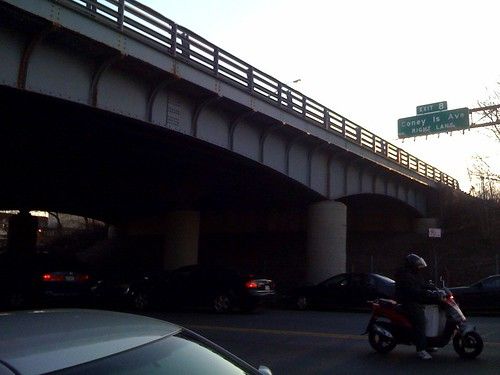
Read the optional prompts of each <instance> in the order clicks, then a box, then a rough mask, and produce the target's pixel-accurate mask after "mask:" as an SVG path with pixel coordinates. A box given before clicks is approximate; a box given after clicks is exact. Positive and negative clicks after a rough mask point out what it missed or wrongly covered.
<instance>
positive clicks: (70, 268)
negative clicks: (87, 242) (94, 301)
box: [0, 253, 93, 309]
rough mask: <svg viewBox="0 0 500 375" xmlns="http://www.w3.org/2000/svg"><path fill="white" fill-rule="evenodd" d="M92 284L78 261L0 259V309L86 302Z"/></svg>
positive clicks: (22, 257) (41, 256) (33, 257)
mask: <svg viewBox="0 0 500 375" xmlns="http://www.w3.org/2000/svg"><path fill="white" fill-rule="evenodd" d="M92 282H93V278H92V277H91V274H90V273H89V272H88V271H87V270H86V269H85V267H84V266H83V265H81V264H79V263H78V262H76V261H74V260H71V259H67V258H64V257H61V256H59V257H58V256H54V255H50V254H44V253H38V254H32V255H29V256H28V255H14V256H13V255H7V256H3V257H1V258H0V307H1V308H7V309H18V308H27V307H35V306H37V307H40V306H45V305H47V304H54V303H59V304H62V305H65V304H70V303H71V304H74V303H77V304H78V303H86V302H88V298H89V297H90V288H91V285H92Z"/></svg>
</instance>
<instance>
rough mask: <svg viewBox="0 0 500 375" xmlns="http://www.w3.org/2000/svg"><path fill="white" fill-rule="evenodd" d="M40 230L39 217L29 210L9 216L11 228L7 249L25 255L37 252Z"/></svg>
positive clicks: (8, 234)
mask: <svg viewBox="0 0 500 375" xmlns="http://www.w3.org/2000/svg"><path fill="white" fill-rule="evenodd" d="M37 231H38V219H37V218H36V217H34V216H31V214H30V213H29V212H28V211H24V210H23V211H21V212H19V214H17V215H14V216H11V217H10V218H9V229H8V233H7V251H9V252H11V253H13V252H16V253H17V254H23V255H31V254H33V253H34V252H35V248H36V239H37Z"/></svg>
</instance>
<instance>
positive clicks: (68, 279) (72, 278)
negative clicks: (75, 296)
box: [64, 276, 75, 281]
mask: <svg viewBox="0 0 500 375" xmlns="http://www.w3.org/2000/svg"><path fill="white" fill-rule="evenodd" d="M64 279H65V280H66V281H75V276H66V277H65V278H64Z"/></svg>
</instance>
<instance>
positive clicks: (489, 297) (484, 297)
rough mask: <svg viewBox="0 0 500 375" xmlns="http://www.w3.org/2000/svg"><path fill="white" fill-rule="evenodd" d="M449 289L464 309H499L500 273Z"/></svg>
mask: <svg viewBox="0 0 500 375" xmlns="http://www.w3.org/2000/svg"><path fill="white" fill-rule="evenodd" d="M450 290H451V292H452V293H453V295H454V296H455V299H456V300H457V302H458V303H459V304H460V307H461V308H463V309H464V310H469V311H472V310H482V311H494V310H496V311H499V310H500V275H493V276H489V277H487V278H485V279H482V280H480V281H478V282H476V283H474V284H472V285H470V286H461V287H456V288H450Z"/></svg>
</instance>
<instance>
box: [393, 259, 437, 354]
mask: <svg viewBox="0 0 500 375" xmlns="http://www.w3.org/2000/svg"><path fill="white" fill-rule="evenodd" d="M425 267H427V263H425V260H424V259H423V258H421V257H420V256H418V255H416V254H409V255H407V256H406V258H405V262H404V267H403V268H401V269H400V270H399V271H398V272H397V274H396V277H395V279H396V299H397V301H398V302H399V303H401V304H402V306H403V308H404V310H405V311H406V313H407V315H408V318H409V319H410V321H411V322H412V324H413V327H414V339H415V345H416V347H417V355H418V357H419V358H421V359H431V358H432V356H431V355H430V354H429V353H428V352H427V350H426V349H427V340H426V335H425V310H424V305H425V304H427V303H432V302H431V301H435V300H436V295H435V293H434V292H433V291H432V290H430V288H432V287H431V286H430V285H429V284H428V283H426V282H425V280H424V277H423V275H422V273H421V272H420V271H421V270H422V269H423V268H425Z"/></svg>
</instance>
